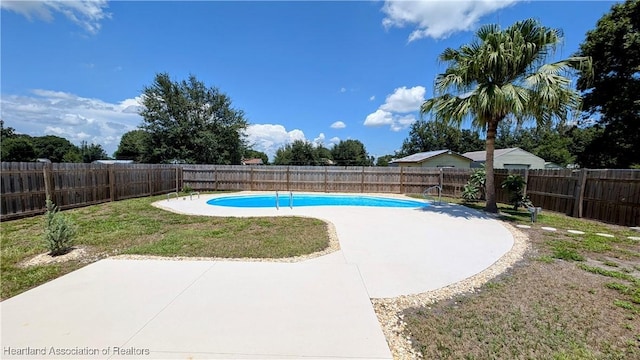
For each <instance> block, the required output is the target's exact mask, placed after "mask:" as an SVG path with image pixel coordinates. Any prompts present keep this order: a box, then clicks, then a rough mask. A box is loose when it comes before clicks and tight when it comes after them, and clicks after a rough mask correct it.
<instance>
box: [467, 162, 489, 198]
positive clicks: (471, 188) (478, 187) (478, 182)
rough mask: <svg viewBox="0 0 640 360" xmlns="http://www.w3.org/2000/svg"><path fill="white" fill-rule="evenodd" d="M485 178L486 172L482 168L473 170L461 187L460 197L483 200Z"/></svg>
mask: <svg viewBox="0 0 640 360" xmlns="http://www.w3.org/2000/svg"><path fill="white" fill-rule="evenodd" d="M486 180H487V172H486V171H485V169H484V168H482V169H477V170H475V171H474V172H473V173H472V174H471V176H470V177H469V181H468V182H467V184H466V185H465V186H464V188H463V189H462V199H464V201H476V200H484V198H485V197H484V194H485V192H484V189H485V183H486Z"/></svg>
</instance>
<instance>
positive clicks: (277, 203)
mask: <svg viewBox="0 0 640 360" xmlns="http://www.w3.org/2000/svg"><path fill="white" fill-rule="evenodd" d="M289 208H290V209H293V191H289ZM276 210H280V194H278V192H277V191H276Z"/></svg>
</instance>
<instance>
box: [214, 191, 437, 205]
mask: <svg viewBox="0 0 640 360" xmlns="http://www.w3.org/2000/svg"><path fill="white" fill-rule="evenodd" d="M207 204H209V205H216V206H229V207H241V208H269V207H270V208H275V206H276V195H275V194H269V195H242V196H225V197H220V198H215V199H211V200H209V201H207ZM278 204H279V206H280V207H283V208H285V207H289V193H283V194H280V196H279V198H278ZM426 205H427V204H426V203H425V202H422V201H418V200H408V199H393V198H385V197H376V196H366V195H328V194H313V195H311V194H295V193H294V194H293V207H298V206H376V207H402V208H418V207H424V206H426Z"/></svg>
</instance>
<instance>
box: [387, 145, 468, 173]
mask: <svg viewBox="0 0 640 360" xmlns="http://www.w3.org/2000/svg"><path fill="white" fill-rule="evenodd" d="M471 162H472V160H471V159H470V158H468V157H466V156H463V155H460V154H458V153H456V152H453V151H451V150H436V151H427V152H421V153H417V154H413V155H409V156H406V157H403V158H401V159H395V160H392V161H390V162H389V166H399V167H435V168H462V169H468V168H470V167H471Z"/></svg>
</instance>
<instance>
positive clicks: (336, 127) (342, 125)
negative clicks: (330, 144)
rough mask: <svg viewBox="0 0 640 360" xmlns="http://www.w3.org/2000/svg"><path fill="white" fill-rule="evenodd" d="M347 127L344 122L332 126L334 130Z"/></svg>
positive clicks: (337, 122)
mask: <svg viewBox="0 0 640 360" xmlns="http://www.w3.org/2000/svg"><path fill="white" fill-rule="evenodd" d="M346 127H347V125H346V124H345V123H344V122H342V121H336V122H334V123H333V124H331V128H332V129H344V128H346Z"/></svg>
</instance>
